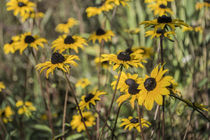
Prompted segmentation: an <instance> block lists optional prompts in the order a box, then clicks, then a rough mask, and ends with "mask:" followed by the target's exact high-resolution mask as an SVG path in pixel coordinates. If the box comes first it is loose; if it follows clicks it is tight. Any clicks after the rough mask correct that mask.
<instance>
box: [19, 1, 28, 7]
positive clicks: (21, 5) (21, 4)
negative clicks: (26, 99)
mask: <svg viewBox="0 0 210 140" xmlns="http://www.w3.org/2000/svg"><path fill="white" fill-rule="evenodd" d="M18 6H19V7H23V6H26V4H25V3H23V2H18Z"/></svg>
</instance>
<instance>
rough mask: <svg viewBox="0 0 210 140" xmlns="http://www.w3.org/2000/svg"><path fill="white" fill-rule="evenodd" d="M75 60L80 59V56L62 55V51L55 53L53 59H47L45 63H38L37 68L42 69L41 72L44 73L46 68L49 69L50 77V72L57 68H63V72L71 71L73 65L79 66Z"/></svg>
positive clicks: (47, 74)
mask: <svg viewBox="0 0 210 140" xmlns="http://www.w3.org/2000/svg"><path fill="white" fill-rule="evenodd" d="M75 60H79V57H78V56H76V55H62V54H60V53H53V54H52V57H51V61H46V62H45V63H40V64H38V65H36V70H38V69H40V73H42V72H43V71H44V70H45V69H47V72H46V77H47V78H48V77H49V74H50V73H52V74H53V73H54V70H55V69H56V68H58V69H60V70H62V71H63V72H66V73H69V72H70V68H71V65H73V66H77V63H76V62H75Z"/></svg>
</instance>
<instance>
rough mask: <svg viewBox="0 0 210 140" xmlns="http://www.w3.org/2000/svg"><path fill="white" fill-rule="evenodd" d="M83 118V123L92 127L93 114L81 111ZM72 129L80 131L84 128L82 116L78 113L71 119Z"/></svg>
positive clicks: (93, 123)
mask: <svg viewBox="0 0 210 140" xmlns="http://www.w3.org/2000/svg"><path fill="white" fill-rule="evenodd" d="M82 115H83V117H84V120H85V124H86V126H87V127H92V126H93V125H95V124H96V123H95V116H94V115H93V114H92V113H91V112H83V113H82ZM70 125H71V127H72V129H73V130H74V129H77V132H81V131H83V130H85V125H84V123H83V121H82V117H81V116H80V115H74V116H73V119H72V121H71V123H70Z"/></svg>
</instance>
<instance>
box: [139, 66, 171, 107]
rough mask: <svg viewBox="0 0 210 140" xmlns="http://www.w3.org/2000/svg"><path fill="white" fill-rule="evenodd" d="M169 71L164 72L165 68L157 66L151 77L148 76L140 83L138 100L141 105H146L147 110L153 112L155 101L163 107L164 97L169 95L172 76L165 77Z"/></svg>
mask: <svg viewBox="0 0 210 140" xmlns="http://www.w3.org/2000/svg"><path fill="white" fill-rule="evenodd" d="M167 71H168V70H167V69H166V70H163V67H160V68H159V65H158V66H156V67H155V68H154V69H153V70H152V72H151V74H150V76H148V75H146V76H145V78H144V79H143V80H141V81H139V83H140V86H139V89H140V93H139V98H138V103H139V105H144V106H145V107H146V109H147V110H151V109H152V108H153V105H154V101H155V102H156V103H157V104H159V105H162V103H163V95H169V94H170V90H169V89H168V86H170V84H171V83H170V80H171V79H172V77H171V76H164V74H165V73H166V72H167Z"/></svg>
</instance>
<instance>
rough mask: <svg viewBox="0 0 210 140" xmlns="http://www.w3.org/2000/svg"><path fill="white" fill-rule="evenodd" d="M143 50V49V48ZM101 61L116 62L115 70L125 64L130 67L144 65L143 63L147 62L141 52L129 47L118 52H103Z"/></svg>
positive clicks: (125, 66)
mask: <svg viewBox="0 0 210 140" xmlns="http://www.w3.org/2000/svg"><path fill="white" fill-rule="evenodd" d="M142 52H143V50H142ZM101 61H102V62H103V61H109V64H110V65H111V64H114V66H113V70H116V69H117V68H118V67H120V66H123V67H124V68H126V69H128V68H129V67H132V66H133V67H142V68H144V66H143V65H142V63H146V60H144V58H143V55H142V54H140V53H135V52H132V51H130V50H129V49H127V50H126V51H120V52H119V53H118V54H117V55H116V54H102V59H101Z"/></svg>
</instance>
